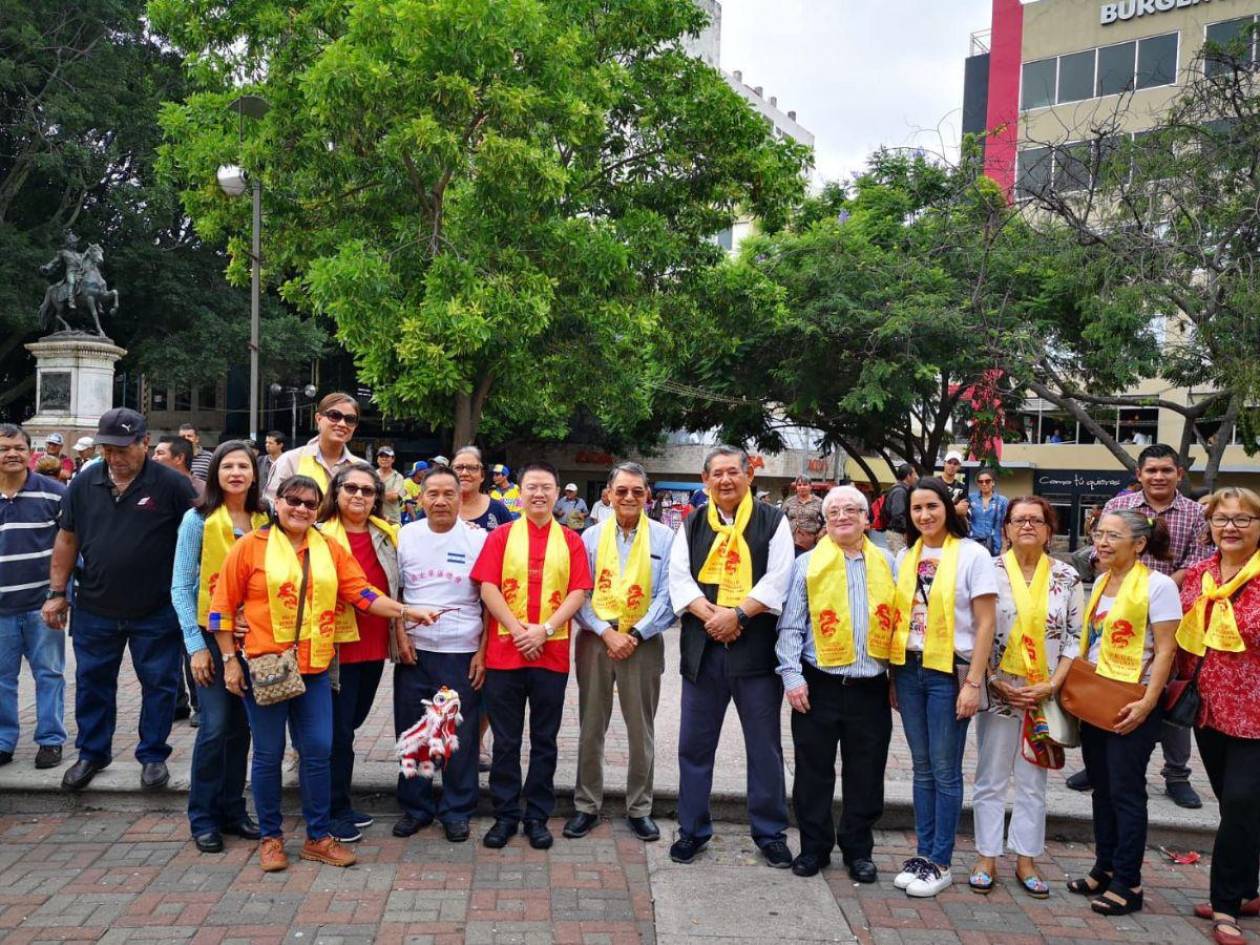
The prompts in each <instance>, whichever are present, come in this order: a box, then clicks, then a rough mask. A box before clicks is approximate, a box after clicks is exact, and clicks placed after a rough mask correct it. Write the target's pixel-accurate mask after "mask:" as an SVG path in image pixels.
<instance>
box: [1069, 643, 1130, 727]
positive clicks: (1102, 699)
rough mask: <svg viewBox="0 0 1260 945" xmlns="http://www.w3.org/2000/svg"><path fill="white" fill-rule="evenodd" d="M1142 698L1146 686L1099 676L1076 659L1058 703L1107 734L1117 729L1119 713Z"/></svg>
mask: <svg viewBox="0 0 1260 945" xmlns="http://www.w3.org/2000/svg"><path fill="white" fill-rule="evenodd" d="M1145 695H1146V687H1145V686H1143V685H1142V684H1141V683H1128V682H1121V681H1120V680H1118V679H1108V678H1107V677H1106V676H1099V675H1098V673H1097V672H1095V671H1094V667H1093V665H1092V664H1091V663H1090V662H1089V660H1087V659H1084V658H1083V657H1077V658H1076V659H1074V660H1072V664H1071V666H1070V667H1069V668H1068V674H1067V678H1066V679H1064V680H1063V688H1062V689H1060V690H1059V704H1060V705H1061V706H1063V708H1064V709H1066V710H1067V711H1068V712H1071V713H1072V714H1073V715H1074V716H1076V717H1077V718H1078V719H1080V720H1081V721H1082V722H1087V723H1089V724H1090V725H1092V726H1094V728H1100V729H1102V730H1103V731H1105V732H1110V731H1111V730H1112V729H1114V728H1115V727H1116V719H1118V718H1119V717H1120V711H1121V710H1122V709H1123V708H1124V707H1125V706H1126V705H1128V704H1129V703H1130V702H1138V701H1139V700H1141V699H1142V698H1143V697H1145Z"/></svg>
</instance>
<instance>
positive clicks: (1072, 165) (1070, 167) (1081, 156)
mask: <svg viewBox="0 0 1260 945" xmlns="http://www.w3.org/2000/svg"><path fill="white" fill-rule="evenodd" d="M1092 152H1093V147H1092V146H1091V145H1090V144H1089V143H1088V142H1084V143H1080V144H1069V145H1064V146H1063V147H1061V148H1058V149H1057V150H1056V151H1055V155H1054V189H1055V190H1057V191H1060V192H1062V193H1071V192H1072V191H1074V190H1085V189H1087V188H1088V187H1089V183H1090V179H1091V174H1090V155H1091V154H1092Z"/></svg>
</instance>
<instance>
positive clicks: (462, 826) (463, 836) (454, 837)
mask: <svg viewBox="0 0 1260 945" xmlns="http://www.w3.org/2000/svg"><path fill="white" fill-rule="evenodd" d="M442 832H443V833H444V834H446V839H447V842H449V843H463V842H464V841H465V840H467V839H468V834H469V830H468V821H466V820H452V821H449V822H447V823H444V824H442Z"/></svg>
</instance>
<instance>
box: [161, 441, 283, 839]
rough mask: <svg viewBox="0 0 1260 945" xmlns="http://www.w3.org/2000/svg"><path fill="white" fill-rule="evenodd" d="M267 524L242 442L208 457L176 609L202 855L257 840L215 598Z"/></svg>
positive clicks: (179, 572) (181, 554)
mask: <svg viewBox="0 0 1260 945" xmlns="http://www.w3.org/2000/svg"><path fill="white" fill-rule="evenodd" d="M266 524H267V515H266V513H265V512H264V511H263V507H262V499H261V498H260V497H259V489H258V464H257V461H256V460H255V459H254V451H253V450H251V449H250V448H249V444H248V443H246V442H245V441H243V440H228V441H227V442H226V443H220V444H219V446H218V448H217V449H216V450H215V451H214V455H213V456H211V457H210V466H209V467H208V469H207V471H206V488H205V492H204V493H203V494H202V496H201V498H199V499H198V500H197V504H196V505H195V506H194V507H193V508H191V509H189V510H188V513H187V514H186V515H185V516H184V519H183V521H182V522H181V523H180V526H179V538H178V541H177V543H176V545H175V565H174V570H173V571H172V574H171V603H172V604H173V605H174V607H175V612H176V613H177V614H178V615H179V623H180V627H181V628H182V629H183V632H184V648H185V649H186V650H187V651H188V655H189V659H190V661H191V664H192V674H193V679H194V680H195V682H196V684H197V686H198V688H199V689H200V692H199V693H198V699H199V703H198V704H199V706H200V710H199V711H200V716H201V724H200V726H198V728H197V740H196V742H195V743H194V745H193V756H192V768H191V770H190V772H189V785H188V825H189V828H190V829H191V830H192V835H193V840H194V842H195V843H196V845H197V849H198V850H200V851H201V852H202V853H219V852H221V851H222V850H223V834H233V835H235V836H238V837H243V838H245V839H246V840H257V839H258V837H259V834H258V825H257V824H256V823H254V821H253V820H251V819H250V816H249V814H248V812H247V811H246V810H245V764H246V759H247V757H248V755H249V724H248V722H247V721H246V719H245V703H244V702H242V701H241V699H240V697H239V696H237V695H235V694H233V693H231V692H229V691H228V690H227V688H226V687H225V685H224V678H223V660H222V657H221V656H220V654H219V647H218V645H217V644H216V643H215V639H214V636H213V635H212V634H210V633H208V632H206V629H205V628H206V627H207V626H208V625H209V623H208V621H209V616H210V599H211V595H212V594H213V591H214V586H215V584H216V583H217V582H218V577H219V570H220V569H221V568H222V567H223V562H224V561H226V560H227V556H228V552H229V551H230V550H231V548H232V546H233V545H234V544H235V543H236V541H237V539H239V538H240V537H241V536H243V535H247V534H249V533H250V532H252V531H253V530H254V529H255V528H261V527H262V526H263V525H266Z"/></svg>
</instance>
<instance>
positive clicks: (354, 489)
mask: <svg viewBox="0 0 1260 945" xmlns="http://www.w3.org/2000/svg"><path fill="white" fill-rule="evenodd" d="M341 491H342V492H344V493H345V494H346V495H361V496H363V498H365V499H372V498H375V497H376V486H361V485H359V484H357V483H354V482H345V483H342V485H341Z"/></svg>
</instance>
